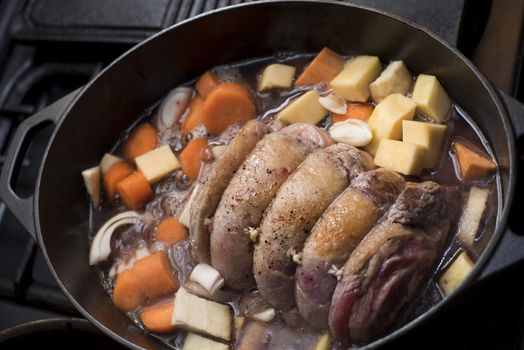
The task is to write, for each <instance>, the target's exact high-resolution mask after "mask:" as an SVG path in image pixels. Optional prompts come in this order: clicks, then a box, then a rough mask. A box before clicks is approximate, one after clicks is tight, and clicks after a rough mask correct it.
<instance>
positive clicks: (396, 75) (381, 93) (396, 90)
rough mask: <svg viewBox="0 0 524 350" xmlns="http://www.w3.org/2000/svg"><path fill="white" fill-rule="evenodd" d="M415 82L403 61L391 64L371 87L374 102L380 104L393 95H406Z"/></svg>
mask: <svg viewBox="0 0 524 350" xmlns="http://www.w3.org/2000/svg"><path fill="white" fill-rule="evenodd" d="M412 83H413V80H412V79H411V74H409V71H408V69H407V68H406V65H405V64H404V62H402V61H393V62H391V63H390V64H389V65H388V66H387V67H386V69H384V71H383V72H382V73H381V74H380V76H379V77H378V78H377V79H375V81H374V82H372V83H371V84H370V85H369V91H370V93H371V98H372V99H373V101H375V102H377V103H379V102H380V101H382V100H383V99H385V98H386V97H388V96H389V95H391V94H401V95H405V94H406V93H407V92H408V91H409V88H410V87H411V84H412Z"/></svg>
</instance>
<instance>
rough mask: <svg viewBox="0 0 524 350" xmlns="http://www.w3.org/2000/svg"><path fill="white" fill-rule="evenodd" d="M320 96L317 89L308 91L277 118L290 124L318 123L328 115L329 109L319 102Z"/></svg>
mask: <svg viewBox="0 0 524 350" xmlns="http://www.w3.org/2000/svg"><path fill="white" fill-rule="evenodd" d="M319 98H320V95H319V94H318V92H316V91H315V90H311V91H308V92H306V93H305V94H303V95H302V96H300V97H298V98H297V99H295V100H293V101H292V102H291V104H289V106H287V107H286V108H284V109H283V110H282V111H281V112H280V113H278V115H277V119H279V120H282V121H283V122H286V123H288V124H291V123H310V124H316V123H318V122H319V121H321V120H322V119H324V118H325V117H326V116H327V115H328V110H327V109H325V108H324V107H322V105H321V104H320V102H318V99H319Z"/></svg>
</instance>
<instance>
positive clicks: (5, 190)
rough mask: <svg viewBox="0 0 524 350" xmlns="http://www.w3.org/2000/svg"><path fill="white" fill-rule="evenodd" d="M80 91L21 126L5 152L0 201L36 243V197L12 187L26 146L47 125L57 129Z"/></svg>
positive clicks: (37, 114) (57, 102)
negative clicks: (19, 193) (27, 195)
mask: <svg viewBox="0 0 524 350" xmlns="http://www.w3.org/2000/svg"><path fill="white" fill-rule="evenodd" d="M79 91H80V89H77V90H75V91H73V92H71V93H70V94H68V95H66V96H64V97H62V98H61V99H60V100H58V101H56V102H55V103H53V104H51V105H49V106H48V107H46V108H44V109H43V110H41V111H40V112H38V113H36V114H34V115H32V116H31V117H29V118H27V119H26V120H24V121H23V122H22V123H20V125H19V126H18V128H17V129H16V131H15V134H14V136H13V138H12V139H11V143H10V144H9V147H8V149H7V152H6V157H5V162H4V164H3V167H2V174H1V176H0V198H1V200H2V201H3V202H4V203H5V205H6V206H7V207H8V208H9V210H11V212H12V213H13V215H14V216H15V217H16V218H17V219H18V221H20V223H21V224H22V225H23V226H24V227H25V229H26V230H27V232H28V233H29V234H30V235H31V236H32V237H33V238H34V239H35V240H36V230H35V222H34V211H33V209H34V208H33V205H34V195H30V196H29V197H27V198H21V197H19V196H18V195H17V194H16V193H15V191H14V190H13V188H12V187H11V185H12V180H13V178H14V177H16V176H18V171H19V170H20V167H21V164H22V160H23V157H24V156H25V152H26V150H27V146H29V141H30V140H31V138H32V137H33V136H34V134H35V133H36V132H37V131H38V130H39V128H40V127H42V126H43V124H44V123H48V122H52V123H53V124H55V125H56V124H57V123H58V121H59V119H60V118H61V116H62V114H63V112H64V111H65V109H66V108H67V107H68V106H69V104H70V102H71V101H72V100H73V98H74V97H75V96H76V95H77V94H78V92H79Z"/></svg>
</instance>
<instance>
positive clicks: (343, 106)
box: [318, 93, 348, 114]
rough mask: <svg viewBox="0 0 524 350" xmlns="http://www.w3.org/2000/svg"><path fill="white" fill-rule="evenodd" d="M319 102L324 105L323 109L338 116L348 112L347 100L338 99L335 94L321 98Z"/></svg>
mask: <svg viewBox="0 0 524 350" xmlns="http://www.w3.org/2000/svg"><path fill="white" fill-rule="evenodd" d="M318 102H319V103H320V104H321V105H322V107H324V108H325V109H327V110H328V111H330V112H333V113H336V114H345V113H346V112H347V110H348V105H347V103H346V100H345V99H343V98H342V97H338V96H337V95H335V94H333V93H331V94H329V95H327V96H322V97H319V99H318Z"/></svg>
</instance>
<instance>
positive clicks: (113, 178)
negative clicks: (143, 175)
mask: <svg viewBox="0 0 524 350" xmlns="http://www.w3.org/2000/svg"><path fill="white" fill-rule="evenodd" d="M131 173H133V168H131V165H129V164H128V163H126V162H118V163H115V164H113V165H112V166H111V167H110V168H109V170H108V171H107V173H106V174H105V175H104V192H105V194H106V197H107V199H108V200H109V201H112V200H113V199H114V198H115V194H116V186H117V184H118V183H119V182H120V181H121V180H122V179H124V178H126V177H127V176H129V175H131Z"/></svg>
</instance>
